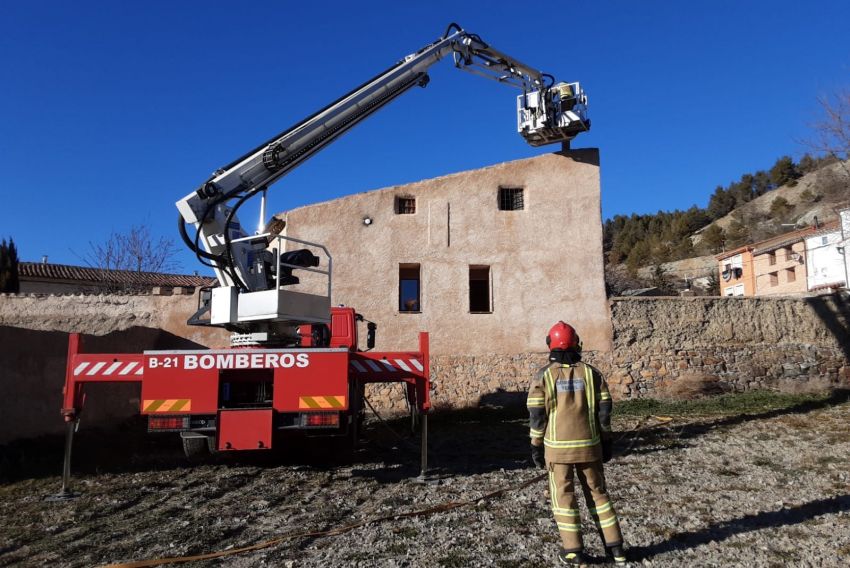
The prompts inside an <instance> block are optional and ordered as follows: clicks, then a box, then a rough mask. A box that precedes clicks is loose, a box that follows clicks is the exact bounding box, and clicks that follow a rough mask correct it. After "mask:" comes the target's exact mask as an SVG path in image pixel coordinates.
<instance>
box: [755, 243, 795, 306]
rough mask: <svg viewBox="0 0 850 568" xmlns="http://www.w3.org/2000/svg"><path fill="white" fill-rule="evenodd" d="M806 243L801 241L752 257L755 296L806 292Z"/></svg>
mask: <svg viewBox="0 0 850 568" xmlns="http://www.w3.org/2000/svg"><path fill="white" fill-rule="evenodd" d="M805 258H806V243H805V241H803V240H802V239H801V240H800V241H798V242H796V243H793V244H791V245H788V246H787V247H782V248H778V249H776V250H774V251H771V252H769V253H768V252H766V253H763V254H756V255H753V268H754V272H755V279H756V295H757V296H774V295H784V294H802V293H804V292H806V277H807V275H806V261H805Z"/></svg>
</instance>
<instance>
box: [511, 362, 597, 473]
mask: <svg viewBox="0 0 850 568" xmlns="http://www.w3.org/2000/svg"><path fill="white" fill-rule="evenodd" d="M526 404H527V406H528V413H529V416H530V435H531V443H532V444H533V445H536V446H537V445H540V443H541V441H542V443H543V445H544V446H545V448H546V450H545V455H546V462H547V463H585V462H592V461H596V460H601V459H602V445H601V441H602V436H603V435H606V433H610V432H611V394H610V393H609V392H608V385H607V384H606V383H605V379H603V378H602V374H601V373H600V372H599V371H598V370H596V369H595V368H593V367H591V366H590V365H588V364H587V363H582V362H580V361H579V362H576V363H573V364H566V363H557V362H552V363H549V364H548V365H546V366H545V367H543V368H542V369H540V370H539V371H538V372H537V374H536V375H535V376H534V378H533V379H532V381H531V386H530V387H529V389H528V400H527V402H526Z"/></svg>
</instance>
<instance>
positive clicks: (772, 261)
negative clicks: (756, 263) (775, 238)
mask: <svg viewBox="0 0 850 568" xmlns="http://www.w3.org/2000/svg"><path fill="white" fill-rule="evenodd" d="M767 260H768V264H770V266H773V265H774V264H776V252H775V251H773V252H769V253H767Z"/></svg>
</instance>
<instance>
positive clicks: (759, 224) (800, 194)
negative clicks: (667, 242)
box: [692, 161, 850, 249]
mask: <svg viewBox="0 0 850 568" xmlns="http://www.w3.org/2000/svg"><path fill="white" fill-rule="evenodd" d="M777 199H784V200H785V201H787V203H788V205H787V206H785V205H774V203H775V202H776V200H777ZM780 203H781V202H780ZM848 204H850V161H848V162H839V163H834V164H830V165H827V166H824V167H822V168H821V169H819V170H817V171H814V172H810V173H808V174H805V175H804V176H803V177H801V178H799V179H798V180H795V181H794V182H792V183H791V184H785V185H783V186H781V187H778V188H776V189H774V190H773V191H770V192H768V193H765V194H764V195H760V196H758V197H756V198H755V199H753V200H752V201H750V202H748V203H744V204H743V205H740V206H738V207H736V208H735V209H733V210H732V211H731V212H730V213H728V214H727V215H724V216H723V217H721V218H719V219H717V220H716V221H714V222H713V223H711V224H709V225H706V226H705V227H703V228H702V229H700V230H699V231H697V232H696V233H695V234H694V237H693V239H692V241H693V243H694V245H698V244H699V243H700V242H701V241H702V235H703V233H704V232H705V231H706V229H708V227H710V226H711V225H717V226H718V227H720V228H721V229H723V230H724V231H725V232H726V233H727V237H728V236H729V233H730V232H731V233H732V236H733V237H734V236H736V235H735V233H736V231H738V230H740V229H739V228H738V227H737V226H736V222H737V223H741V224H743V225H745V226H746V227H747V228H748V229H749V231H750V234H749V235H748V236H750V237H752V238H751V239H744V240H748V241H758V240H763V239H766V238H770V237H772V236H775V235H777V234H781V233H782V232H786V231H790V230H792V229H793V227H791V226H785V227H783V226H782V225H783V224H786V225H791V224H794V225H796V226H797V227H798V228H799V227H805V226H807V225H813V224H814V222H815V217H817V220H818V222H819V223H820V224H823V223H826V222H829V221H832V220H834V219H837V218H838V214H837V213H836V211H835V210H836V208H840V207H842V206H846V205H848ZM740 240H742V239H740V238H733V239H732V242H730V243H727V246H725V247H724V248H726V249H730V248H734V247H736V246H739V245H740V244H745V243H739V242H738V241H740Z"/></svg>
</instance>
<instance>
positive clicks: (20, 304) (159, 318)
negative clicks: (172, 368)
mask: <svg viewBox="0 0 850 568" xmlns="http://www.w3.org/2000/svg"><path fill="white" fill-rule="evenodd" d="M197 302H198V299H197V295H196V296H153V295H143V296H142V295H139V296H131V295H68V296H52V295H51V296H39V295H17V296H16V295H6V294H3V295H0V444H4V443H7V442H10V441H12V440H16V439H22V438H33V437H36V436H40V435H43V434H54V433H59V432H62V431H63V428H64V422H63V419H62V416H61V415H60V412H59V411H60V409H61V408H62V385H63V384H64V382H65V362H66V357H67V354H68V334H69V333H71V332H77V333H82V334H83V344H84V349H85V350H86V351H90V352H95V353H96V352H101V353H141V352H142V351H145V350H146V349H189V348H198V347H222V346H225V345H227V344H228V341H229V340H228V334H227V333H226V332H222V330H219V329H213V328H199V327H190V326H187V325H186V320H187V319H188V318H189V316H190V315H191V314H192V313H193V312H194V311H195V309H196V308H197ZM86 393H87V394H86V406H85V410H84V413H83V416H82V418H83V422H84V427H86V428H88V427H90V426H92V425H96V426H103V427H109V426H112V425H115V424H117V423H119V422H121V421H122V420H124V419H126V418H128V417H129V416H133V415H135V414H138V412H139V386H138V385H136V384H103V385H88V386H86Z"/></svg>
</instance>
